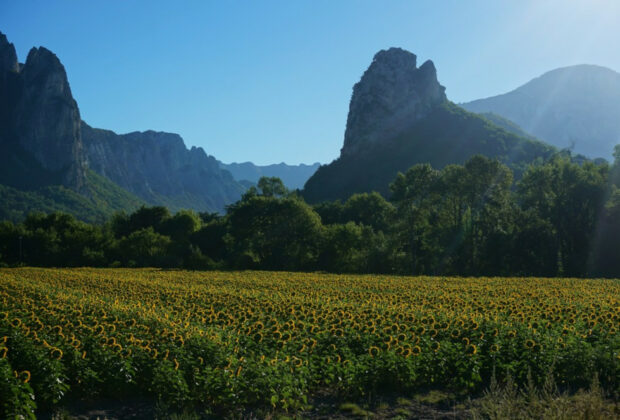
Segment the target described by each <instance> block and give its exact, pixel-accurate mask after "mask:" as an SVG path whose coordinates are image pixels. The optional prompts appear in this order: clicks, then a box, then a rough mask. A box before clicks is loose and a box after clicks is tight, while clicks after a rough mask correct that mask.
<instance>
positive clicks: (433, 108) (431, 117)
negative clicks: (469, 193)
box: [303, 49, 554, 202]
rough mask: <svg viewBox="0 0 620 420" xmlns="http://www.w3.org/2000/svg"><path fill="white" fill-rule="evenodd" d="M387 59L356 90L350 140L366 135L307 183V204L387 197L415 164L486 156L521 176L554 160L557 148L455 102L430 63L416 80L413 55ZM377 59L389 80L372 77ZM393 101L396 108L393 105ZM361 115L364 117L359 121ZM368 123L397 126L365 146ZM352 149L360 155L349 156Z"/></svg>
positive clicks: (394, 52)
mask: <svg viewBox="0 0 620 420" xmlns="http://www.w3.org/2000/svg"><path fill="white" fill-rule="evenodd" d="M384 51H385V50H384ZM388 51H390V52H391V53H390V54H384V53H382V52H379V53H377V54H376V55H375V57H374V58H373V61H372V62H371V64H370V66H369V70H366V72H364V74H363V75H362V78H361V79H360V81H359V82H358V83H356V84H355V86H354V88H353V95H352V97H351V105H350V107H349V115H348V117H347V127H346V130H345V133H348V134H349V135H350V136H352V134H350V133H361V134H360V139H356V138H354V137H349V138H347V134H345V141H344V143H345V146H343V149H342V151H341V154H340V157H339V158H337V159H336V160H334V161H333V162H331V163H330V164H328V165H323V166H321V167H320V168H319V169H318V170H317V172H316V173H315V174H314V175H313V176H312V177H311V178H310V179H309V180H308V182H307V183H306V185H305V187H304V190H303V196H304V198H306V200H308V201H309V202H320V201H326V200H345V199H347V198H348V197H349V196H351V195H352V194H355V193H362V192H370V191H378V192H380V193H381V194H383V195H384V196H388V195H389V184H390V182H391V181H392V180H393V179H394V178H395V176H396V175H397V173H398V172H399V171H406V170H407V169H408V168H409V167H411V166H412V165H414V164H417V163H430V164H431V165H432V166H433V167H436V168H441V167H444V166H446V165H448V164H452V163H455V164H458V163H464V162H465V161H466V160H467V159H468V158H469V157H472V156H473V155H475V154H483V155H486V156H488V157H494V158H497V159H499V160H500V161H502V162H504V163H506V164H508V165H510V166H511V167H512V169H513V170H515V171H516V172H517V175H518V174H519V173H521V172H522V171H523V167H524V165H525V164H527V163H529V162H532V161H534V160H535V159H538V158H545V157H548V156H550V155H551V154H552V153H554V148H553V147H552V146H548V145H545V144H544V143H542V142H540V141H538V140H535V139H530V138H525V137H521V136H519V135H516V134H514V133H513V132H510V131H507V130H506V129H504V128H501V127H499V126H497V125H496V124H494V123H493V122H492V121H491V120H490V119H488V118H484V117H481V116H478V115H476V114H473V113H470V112H468V111H466V110H464V109H463V108H460V107H458V106H457V105H455V104H454V103H452V102H450V101H449V100H448V99H447V97H446V96H445V88H444V87H443V86H442V85H441V84H439V82H438V80H437V73H436V70H435V68H434V65H432V61H430V60H429V61H427V62H426V63H430V64H426V63H425V64H424V65H426V66H427V70H426V71H425V77H424V78H422V79H419V78H418V77H417V75H416V73H417V72H418V71H419V69H418V68H417V67H416V66H415V55H414V54H412V53H410V52H408V51H405V50H402V49H390V50H388ZM377 59H379V60H389V61H390V62H388V63H385V65H384V66H382V67H386V68H389V69H390V72H389V73H390V74H389V75H388V77H383V76H382V75H380V77H378V78H375V77H373V74H374V73H373V72H372V71H370V69H372V68H373V67H376V66H377ZM403 63H404V64H403ZM424 65H423V66H424ZM431 65H432V69H431ZM399 66H400V67H399ZM431 70H432V71H431ZM369 75H370V77H369ZM420 80H423V83H424V84H420ZM364 84H369V85H370V86H364ZM368 92H370V93H368ZM358 95H362V96H361V98H360V97H358ZM392 99H394V101H395V103H389V101H390V100H392ZM360 102H362V103H365V104H366V107H365V109H363V110H362V111H360V107H359V106H357V105H356V104H358V103H360ZM403 109H404V110H403ZM358 112H362V115H361V116H359V115H355V114H356V113H358ZM352 114H353V115H352ZM366 120H377V121H376V122H375V123H374V127H380V128H381V127H384V126H386V125H391V124H392V123H393V122H394V121H398V122H399V125H398V126H397V127H391V128H390V129H388V130H382V129H377V130H375V131H374V132H373V135H374V136H375V139H374V140H373V141H372V142H368V141H366V140H365V136H366V131H365V128H367V127H368V124H367V123H366V122H365V121H366ZM360 121H361V124H360ZM358 124H360V126H356V125H358ZM374 127H373V128H374ZM351 144H357V147H356V148H350V145H351ZM360 145H361V146H363V147H360ZM347 149H348V150H347Z"/></svg>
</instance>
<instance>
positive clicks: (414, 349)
mask: <svg viewBox="0 0 620 420" xmlns="http://www.w3.org/2000/svg"><path fill="white" fill-rule="evenodd" d="M420 353H422V349H421V348H420V346H413V347H412V348H411V354H413V355H414V356H419V355H420Z"/></svg>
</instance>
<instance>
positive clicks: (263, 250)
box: [228, 196, 322, 270]
mask: <svg viewBox="0 0 620 420" xmlns="http://www.w3.org/2000/svg"><path fill="white" fill-rule="evenodd" d="M228 219H229V226H230V234H231V235H232V239H233V241H234V247H235V254H236V255H237V258H240V257H243V258H244V259H245V260H248V259H250V260H252V261H254V262H255V263H256V264H258V265H259V267H261V268H265V269H280V270H301V269H312V268H313V267H315V264H316V259H317V256H318V246H319V241H320V236H321V228H322V225H321V219H320V217H319V215H318V214H316V212H314V210H312V208H311V207H310V206H308V205H307V204H306V203H305V202H304V201H303V200H301V199H299V198H296V197H287V198H281V199H278V198H274V197H266V196H253V197H249V198H247V199H245V200H242V201H241V202H239V203H237V204H236V205H235V206H234V207H231V209H230V211H229V215H228Z"/></svg>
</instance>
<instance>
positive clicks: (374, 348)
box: [368, 346, 381, 357]
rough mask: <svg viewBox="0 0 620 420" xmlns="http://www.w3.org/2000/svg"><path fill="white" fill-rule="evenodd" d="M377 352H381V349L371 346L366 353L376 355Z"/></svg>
mask: <svg viewBox="0 0 620 420" xmlns="http://www.w3.org/2000/svg"><path fill="white" fill-rule="evenodd" d="M379 353H381V350H380V349H379V347H377V346H372V347H370V348H369V349H368V354H370V356H371V357H376V356H378V355H379Z"/></svg>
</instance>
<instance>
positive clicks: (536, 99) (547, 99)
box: [461, 65, 620, 159]
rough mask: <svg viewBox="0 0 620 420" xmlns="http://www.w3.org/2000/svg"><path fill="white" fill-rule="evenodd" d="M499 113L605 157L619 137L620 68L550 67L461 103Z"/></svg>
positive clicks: (559, 142)
mask: <svg viewBox="0 0 620 420" xmlns="http://www.w3.org/2000/svg"><path fill="white" fill-rule="evenodd" d="M461 106H462V107H463V108H465V109H467V110H468V111H471V112H477V113H488V112H492V113H494V114H497V115H500V116H502V117H504V118H507V119H508V120H510V121H512V122H514V123H515V124H517V125H518V126H519V127H521V128H522V129H523V130H525V131H526V132H528V133H530V134H532V135H533V136H536V137H537V138H539V139H541V140H544V141H546V142H548V143H549V144H552V145H554V146H556V147H558V148H561V149H564V148H568V149H571V150H572V151H573V152H575V153H580V154H583V155H585V156H587V157H590V158H597V157H603V158H606V159H610V158H611V155H612V152H613V148H614V146H615V145H616V144H618V143H620V73H617V72H615V71H613V70H611V69H608V68H605V67H600V66H593V65H578V66H572V67H564V68H559V69H556V70H552V71H550V72H547V73H545V74H543V75H542V76H540V77H537V78H536V79H533V80H531V81H530V82H528V83H526V84H524V85H523V86H520V87H518V88H516V89H515V90H513V91H511V92H508V93H505V94H503V95H498V96H493V97H490V98H486V99H479V100H476V101H472V102H467V103H464V104H461Z"/></svg>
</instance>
